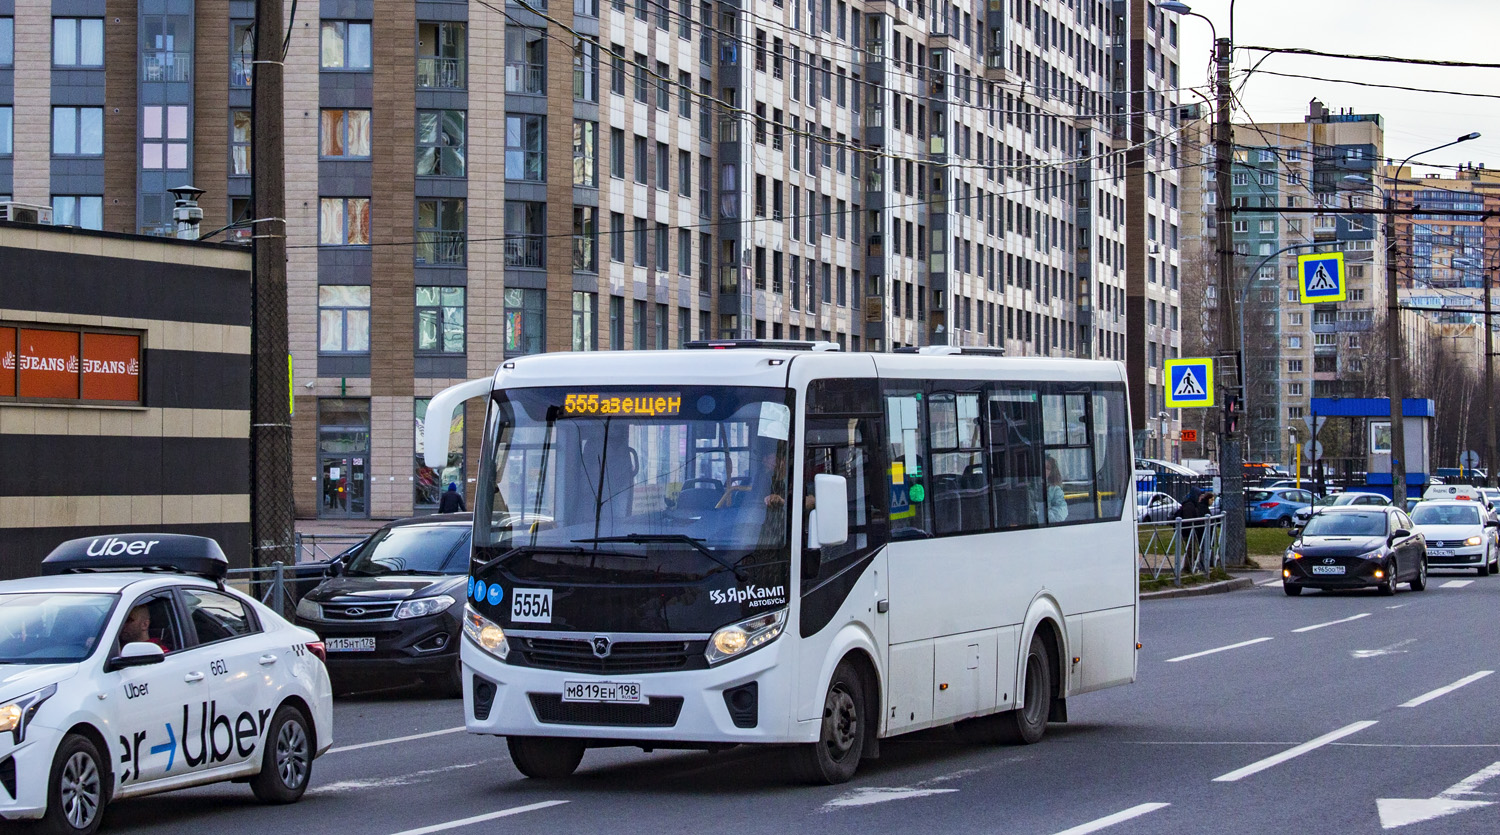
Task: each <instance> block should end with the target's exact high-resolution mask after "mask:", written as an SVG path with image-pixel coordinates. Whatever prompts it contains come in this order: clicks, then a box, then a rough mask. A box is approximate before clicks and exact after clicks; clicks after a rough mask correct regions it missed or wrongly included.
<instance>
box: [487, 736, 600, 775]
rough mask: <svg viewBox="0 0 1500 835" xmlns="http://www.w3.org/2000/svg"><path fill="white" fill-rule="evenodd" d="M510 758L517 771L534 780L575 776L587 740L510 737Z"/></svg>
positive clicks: (507, 742) (506, 742)
mask: <svg viewBox="0 0 1500 835" xmlns="http://www.w3.org/2000/svg"><path fill="white" fill-rule="evenodd" d="M505 744H506V746H507V747H509V748H510V761H511V762H513V763H515V765H516V770H517V771H519V772H521V773H522V774H524V775H526V776H527V777H530V778H532V779H534V780H558V779H561V778H563V777H567V776H569V775H571V774H572V773H573V772H574V771H575V770H577V768H578V764H579V763H580V762H583V748H584V745H583V742H582V741H581V740H575V739H560V738H556V737H548V736H508V737H506V738H505Z"/></svg>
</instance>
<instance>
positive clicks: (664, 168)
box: [656, 142, 672, 191]
mask: <svg viewBox="0 0 1500 835" xmlns="http://www.w3.org/2000/svg"><path fill="white" fill-rule="evenodd" d="M671 178H672V163H671V161H670V152H669V151H668V150H667V143H665V142H658V143H656V187H657V188H658V189H660V190H661V191H669V190H671V188H672V180H671Z"/></svg>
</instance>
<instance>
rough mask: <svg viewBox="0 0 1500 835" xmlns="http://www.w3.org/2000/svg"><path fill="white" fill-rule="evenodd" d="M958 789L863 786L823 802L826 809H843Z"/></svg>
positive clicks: (952, 791)
mask: <svg viewBox="0 0 1500 835" xmlns="http://www.w3.org/2000/svg"><path fill="white" fill-rule="evenodd" d="M957 791H958V789H918V788H910V787H908V788H896V789H887V788H863V789H855V790H854V791H852V792H850V793H848V794H846V795H844V796H843V797H838V798H835V799H833V800H830V801H828V802H827V803H825V804H823V808H824V809H843V808H847V807H850V806H873V805H875V804H876V803H885V802H888V801H891V800H909V799H911V798H913V797H930V796H932V795H934V794H953V793H954V792H957Z"/></svg>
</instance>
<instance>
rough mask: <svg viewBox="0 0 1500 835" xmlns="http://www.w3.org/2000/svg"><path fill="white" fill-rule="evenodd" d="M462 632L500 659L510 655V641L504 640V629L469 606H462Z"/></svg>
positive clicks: (502, 659)
mask: <svg viewBox="0 0 1500 835" xmlns="http://www.w3.org/2000/svg"><path fill="white" fill-rule="evenodd" d="M464 634H465V635H468V636H469V639H470V640H472V641H473V642H474V643H476V644H478V645H479V646H480V647H482V648H483V649H484V651H485V652H488V653H489V654H490V655H493V656H495V657H496V658H498V659H500V660H501V661H504V660H505V657H506V656H507V655H510V642H508V641H506V640H505V630H504V629H501V628H500V625H499V624H497V623H495V622H494V621H492V620H490V619H489V618H487V617H485V616H484V615H481V614H479V613H478V612H476V611H474V609H473V607H470V606H464Z"/></svg>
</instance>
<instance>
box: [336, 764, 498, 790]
mask: <svg viewBox="0 0 1500 835" xmlns="http://www.w3.org/2000/svg"><path fill="white" fill-rule="evenodd" d="M486 762H489V761H488V760H478V761H476V762H471V763H459V764H457V765H448V766H443V767H442V768H428V769H424V770H422V771H413V772H411V773H410V774H398V775H396V776H394V777H370V778H365V779H356V780H340V781H338V782H337V783H328V784H326V785H322V786H318V787H317V788H313V789H308V791H307V793H308V794H340V793H342V792H350V791H365V790H367V789H388V788H395V787H396V786H409V785H411V784H412V783H420V782H423V781H422V780H421V778H423V777H430V776H432V775H434V774H443V773H445V772H449V771H461V770H463V769H465V768H473V767H475V766H477V765H483V764H484V763H486Z"/></svg>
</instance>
